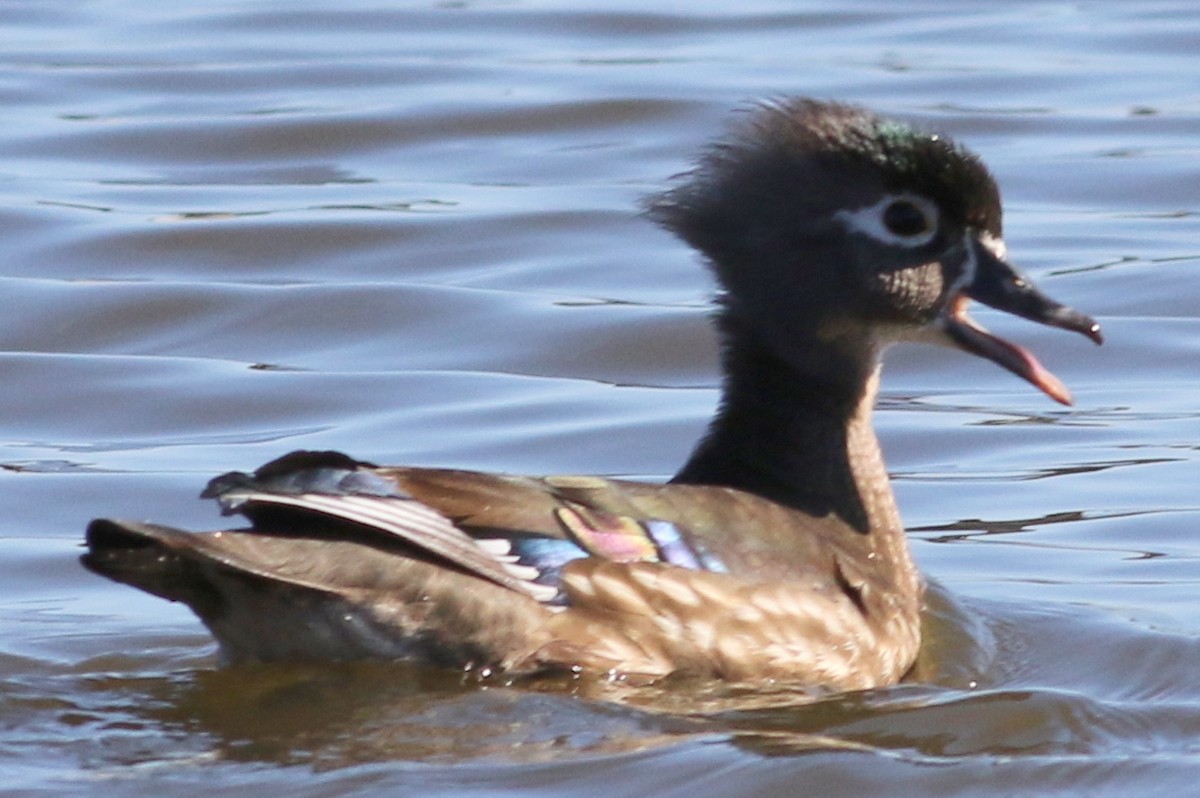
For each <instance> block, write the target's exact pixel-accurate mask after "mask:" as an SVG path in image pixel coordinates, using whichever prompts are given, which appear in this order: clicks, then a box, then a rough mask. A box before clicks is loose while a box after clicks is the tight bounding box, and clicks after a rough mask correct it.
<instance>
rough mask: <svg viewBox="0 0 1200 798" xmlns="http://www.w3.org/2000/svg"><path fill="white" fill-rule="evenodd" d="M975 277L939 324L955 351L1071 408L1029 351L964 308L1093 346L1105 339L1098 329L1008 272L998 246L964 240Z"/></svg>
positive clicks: (1055, 379)
mask: <svg viewBox="0 0 1200 798" xmlns="http://www.w3.org/2000/svg"><path fill="white" fill-rule="evenodd" d="M967 246H968V247H970V250H971V252H970V255H971V259H972V260H973V261H974V266H975V268H974V273H973V275H972V276H971V279H970V280H969V282H967V283H966V284H965V285H963V286H962V287H961V288H959V289H958V290H957V292H956V293H955V294H954V295H952V296H951V297H950V298H949V300H948V302H947V303H946V308H945V310H943V311H942V314H941V317H940V319H939V321H940V323H941V325H942V329H943V330H944V331H945V333H946V335H947V336H949V338H950V340H951V341H953V342H954V344H955V345H956V346H958V347H959V348H961V349H964V350H966V351H968V352H970V353H972V354H975V355H979V356H980V357H986V358H987V359H988V360H990V361H992V362H993V363H996V364H998V365H1000V366H1003V367H1004V368H1006V369H1008V370H1009V371H1011V372H1012V373H1013V374H1016V375H1017V376H1018V377H1021V378H1023V379H1025V380H1026V381H1028V382H1030V383H1032V384H1033V385H1035V386H1037V387H1038V388H1040V389H1041V390H1042V391H1043V392H1044V393H1045V394H1046V395H1047V396H1049V397H1050V398H1051V399H1054V400H1055V401H1057V402H1061V403H1062V404H1064V405H1069V404H1071V394H1070V392H1069V391H1067V388H1066V386H1064V385H1063V384H1062V382H1061V381H1060V380H1059V379H1058V377H1055V376H1054V375H1053V374H1051V373H1050V372H1049V371H1047V370H1046V368H1045V367H1044V366H1043V365H1042V364H1041V363H1039V362H1038V360H1037V358H1035V357H1034V356H1033V355H1032V354H1031V353H1030V352H1029V350H1027V349H1025V348H1024V347H1021V346H1017V345H1016V344H1013V343H1009V342H1008V341H1005V340H1004V339H1002V338H998V337H996V336H995V335H992V334H991V333H989V332H988V331H987V330H985V329H984V328H983V327H981V326H979V324H978V323H976V322H975V320H974V319H972V318H971V317H970V316H968V315H967V304H968V303H969V302H970V300H972V299H976V300H978V301H980V302H982V303H983V304H985V305H989V306H990V307H993V308H995V309H996V310H1003V311H1005V312H1006V313H1012V314H1014V315H1017V316H1022V317H1024V318H1026V319H1029V320H1030V321H1036V322H1039V323H1041V324H1048V325H1050V326H1052V327H1061V328H1062V329H1064V330H1073V331H1075V332H1077V333H1081V334H1083V335H1086V336H1087V337H1088V338H1091V339H1092V340H1093V341H1095V342H1096V343H1097V344H1099V343H1102V342H1103V340H1104V338H1103V337H1102V336H1101V334H1100V325H1099V324H1097V323H1096V320H1095V319H1093V318H1091V317H1090V316H1085V315H1083V314H1082V313H1080V312H1078V311H1076V310H1072V309H1071V308H1069V307H1067V306H1066V305H1060V304H1059V303H1058V302H1055V301H1054V300H1053V299H1050V298H1049V297H1048V296H1046V295H1045V294H1043V293H1042V292H1041V291H1039V290H1038V289H1037V288H1036V287H1034V285H1033V284H1032V283H1031V282H1029V281H1028V280H1027V279H1026V278H1025V277H1023V276H1022V275H1021V274H1020V273H1019V272H1018V271H1017V270H1016V269H1015V268H1013V267H1012V266H1011V265H1010V264H1009V263H1008V262H1007V261H1006V260H1004V257H1003V254H1002V249H1001V248H1002V245H1000V244H998V243H997V244H991V243H990V242H989V241H987V240H986V239H983V240H981V239H978V238H975V237H971V238H969V239H968V244H967Z"/></svg>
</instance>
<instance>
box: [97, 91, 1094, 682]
mask: <svg viewBox="0 0 1200 798" xmlns="http://www.w3.org/2000/svg"><path fill="white" fill-rule="evenodd" d="M645 210H646V213H647V215H648V216H649V217H650V218H651V219H652V220H653V221H655V222H657V223H658V224H660V225H662V226H663V227H665V228H666V229H667V230H669V231H671V232H673V233H674V234H675V235H677V236H678V237H679V238H680V239H682V240H683V241H684V242H686V244H688V245H690V246H691V247H692V248H694V249H695V250H697V251H698V252H699V254H700V255H701V256H702V259H703V261H704V262H705V263H706V264H707V266H708V267H709V269H710V270H711V272H712V274H713V275H714V276H715V278H716V283H717V285H718V293H717V295H716V298H715V302H714V313H713V319H714V324H715V328H716V333H717V336H718V339H719V342H720V344H721V346H720V364H721V367H722V373H723V377H722V381H721V393H720V401H719V403H718V406H717V409H716V411H715V415H714V417H713V418H712V420H711V423H710V424H709V426H708V428H707V430H706V432H705V433H704V434H703V436H702V438H701V439H700V441H699V443H698V444H697V445H696V446H695V448H694V450H693V451H692V452H691V454H690V456H689V457H688V458H687V459H686V461H685V462H684V463H683V465H682V466H681V467H680V468H679V470H678V472H677V473H676V474H675V475H674V477H672V478H671V479H670V480H669V481H667V482H665V483H661V484H658V483H647V482H638V481H632V480H623V479H609V478H603V477H599V476H578V475H551V476H517V475H511V474H494V473H482V472H477V471H466V470H456V469H446V468H422V467H414V466H399V467H382V466H377V465H374V464H372V463H369V462H365V461H362V460H358V459H355V458H353V457H351V456H349V455H346V454H344V453H341V452H336V451H295V452H291V453H288V454H285V455H283V456H281V457H279V458H277V459H275V460H273V461H271V462H269V463H267V464H266V465H263V466H262V467H260V468H258V469H257V470H255V471H253V472H241V471H233V472H230V473H227V474H224V475H222V476H218V477H217V478H215V479H213V480H212V481H211V482H210V483H209V484H208V486H207V487H206V488H205V490H204V492H203V493H202V497H203V498H209V499H215V500H216V501H217V502H218V503H219V506H220V508H221V510H222V512H223V513H224V514H225V515H239V516H241V517H243V518H244V519H245V520H244V522H243V526H241V527H239V528H230V529H219V530H216V531H210V532H191V531H185V530H180V529H176V528H173V527H170V526H165V525H160V524H154V523H148V522H141V521H130V520H114V519H108V518H99V519H96V520H93V521H92V522H91V523H90V524H89V525H88V527H87V531H86V544H85V545H86V551H85V553H84V554H83V555H82V563H83V565H84V566H85V567H86V568H87V569H89V570H91V571H93V572H95V573H97V574H100V575H102V576H104V577H108V578H110V579H113V580H116V581H117V582H121V583H124V584H127V585H131V586H133V587H135V588H138V589H140V590H143V591H146V592H148V593H151V594H153V595H155V596H159V597H162V598H164V599H167V600H170V601H176V602H182V603H184V604H186V605H187V606H188V607H190V608H191V610H192V611H193V612H194V613H195V614H196V616H198V618H199V620H200V621H201V622H202V623H203V624H204V625H205V626H206V627H207V628H208V630H209V631H210V632H211V634H212V636H213V637H214V638H215V640H216V642H217V645H218V651H219V656H220V659H221V661H222V662H223V663H230V664H236V663H241V662H275V661H296V660H300V661H313V660H318V661H319V660H334V661H340V660H357V659H383V660H400V661H405V662H410V663H417V664H419V665H428V666H432V667H440V668H453V669H459V670H461V671H462V672H463V673H467V674H473V675H475V676H476V677H477V678H480V679H486V678H500V677H503V678H505V679H508V680H510V681H511V680H517V679H521V678H525V677H534V676H537V675H544V674H554V673H562V674H572V675H573V676H574V677H575V678H587V677H588V676H589V675H595V676H597V677H599V678H606V679H610V680H611V679H613V678H626V679H631V680H641V681H642V682H658V681H660V680H664V679H667V678H675V677H679V678H684V677H694V678H699V679H702V680H718V682H722V681H723V682H725V683H763V682H771V683H774V684H780V683H784V684H792V685H797V686H799V687H801V688H805V689H813V690H834V691H845V690H862V689H870V688H876V687H883V686H888V685H893V684H896V683H897V682H899V681H900V680H901V679H903V678H904V677H905V675H906V674H907V673H909V671H910V669H912V667H913V664H914V661H915V660H916V657H917V654H918V651H919V649H920V645H921V609H922V601H923V592H924V584H925V583H924V580H923V579H922V577H921V575H920V573H919V572H918V570H917V568H916V566H915V564H914V562H913V559H912V556H911V553H910V551H909V546H908V542H907V539H906V536H905V530H904V526H903V524H902V522H901V518H900V513H899V511H898V509H897V504H896V500H895V497H894V494H893V491H892V488H891V484H890V481H889V478H888V473H887V470H886V468H885V464H884V460H883V457H882V455H881V451H880V445H879V442H878V439H877V437H876V434H875V431H874V429H873V427H872V411H873V408H874V405H875V402H876V397H877V394H878V391H879V379H880V368H881V362H882V357H883V354H884V353H885V351H887V350H888V349H889V348H890V347H891V346H892V345H893V344H895V343H899V342H905V341H916V342H925V343H934V344H940V345H944V346H949V347H953V348H956V349H958V350H961V351H963V352H967V353H969V354H972V355H975V356H977V357H980V358H983V359H985V360H988V361H991V362H992V363H994V364H996V365H997V366H1000V367H1001V368H1004V369H1007V370H1008V371H1010V372H1012V373H1013V374H1015V375H1016V376H1018V377H1020V378H1022V379H1024V380H1025V381H1027V382H1028V383H1030V384H1031V385H1032V386H1034V387H1036V388H1037V389H1039V390H1041V391H1042V392H1043V393H1045V394H1046V395H1047V396H1048V397H1050V398H1051V399H1053V400H1055V401H1057V402H1060V403H1063V404H1069V403H1070V402H1071V401H1072V400H1071V396H1070V394H1069V392H1068V391H1067V389H1066V387H1065V386H1064V385H1063V383H1062V382H1061V381H1060V380H1059V379H1058V378H1056V377H1055V376H1054V375H1053V374H1052V373H1051V372H1050V371H1048V370H1047V369H1046V368H1045V367H1043V366H1042V365H1041V363H1040V362H1039V361H1038V360H1037V359H1036V358H1035V357H1034V356H1033V355H1032V354H1031V353H1030V352H1029V351H1028V350H1026V349H1025V348H1023V347H1021V346H1019V345H1017V344H1014V343H1011V342H1009V341H1006V340H1004V339H1002V338H1000V337H998V336H996V335H994V334H992V333H990V332H988V331H987V330H986V329H985V328H984V327H982V326H981V325H980V324H979V323H977V322H976V321H975V320H973V319H972V318H971V317H970V316H969V315H968V313H967V307H968V304H969V303H970V302H971V300H975V301H977V302H980V303H983V304H984V305H987V306H990V307H992V308H994V309H996V310H998V311H1001V312H1004V313H1008V314H1012V315H1015V316H1019V317H1022V318H1024V319H1028V320H1030V321H1033V322H1037V323H1040V324H1043V325H1049V326H1052V327H1057V328H1061V329H1064V330H1067V331H1074V332H1077V333H1080V334H1082V335H1084V336H1086V337H1088V338H1090V339H1091V340H1093V341H1094V342H1095V343H1097V344H1099V343H1101V341H1102V336H1101V332H1100V327H1099V325H1098V324H1097V323H1096V321H1095V320H1094V319H1092V318H1091V317H1089V316H1086V315H1084V314H1082V313H1080V312H1078V311H1076V310H1073V309H1072V308H1070V307H1068V306H1066V305H1063V304H1060V303H1058V302H1056V301H1054V300H1053V299H1051V298H1049V297H1048V296H1047V295H1045V294H1044V293H1043V292H1041V291H1040V290H1039V289H1038V288H1037V287H1036V286H1035V285H1034V284H1033V283H1032V282H1031V281H1030V279H1029V278H1027V277H1026V276H1025V275H1024V274H1022V272H1021V271H1019V270H1018V269H1017V268H1016V267H1015V266H1014V265H1013V264H1012V263H1010V261H1009V259H1008V256H1007V252H1006V248H1005V244H1004V239H1003V236H1002V226H1001V222H1002V211H1001V204H1000V195H999V190H998V188H997V185H996V182H995V180H994V179H993V178H992V176H991V174H990V173H989V171H988V169H987V168H986V166H985V165H984V164H983V162H982V161H981V160H980V159H979V158H978V157H977V156H976V155H974V154H972V153H971V152H970V151H969V150H967V149H965V148H964V147H962V146H960V145H958V144H956V143H955V142H954V141H953V140H951V139H950V138H947V137H945V136H943V135H938V134H936V133H931V132H927V131H925V130H923V129H921V128H919V127H917V126H914V125H911V124H908V123H905V122H902V121H896V120H893V119H890V118H887V117H883V116H879V115H876V114H874V113H872V112H870V111H868V110H866V109H863V108H861V107H858V106H855V105H850V104H845V103H840V102H834V101H826V100H816V99H809V98H803V97H800V98H782V99H778V100H774V101H769V102H763V103H759V104H756V105H754V106H753V107H751V108H749V109H747V110H745V111H744V112H743V113H741V114H738V115H737V116H736V117H735V119H734V121H733V122H732V123H731V124H730V126H729V129H728V131H727V132H726V134H725V135H724V136H723V137H722V138H720V139H719V140H718V141H717V142H716V143H715V144H713V145H710V146H709V147H708V148H707V149H706V150H704V151H703V152H702V154H701V155H700V156H699V158H698V159H697V161H696V162H695V165H694V168H693V169H692V170H691V171H689V172H687V173H685V174H683V175H680V176H678V177H677V178H675V179H674V182H673V183H672V184H671V185H670V186H669V187H668V188H667V189H666V190H665V191H664V192H663V193H662V194H660V195H658V196H656V197H654V198H652V199H650V200H648V201H647V202H646V207H645Z"/></svg>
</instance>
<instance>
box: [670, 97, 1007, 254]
mask: <svg viewBox="0 0 1200 798" xmlns="http://www.w3.org/2000/svg"><path fill="white" fill-rule="evenodd" d="M882 192H888V193H896V194H899V193H906V192H907V193H913V194H916V195H919V196H923V197H928V198H929V199H931V200H932V201H934V202H936V203H937V204H938V205H939V206H940V208H941V209H942V210H943V212H944V213H946V214H947V215H948V217H949V218H950V220H952V221H954V222H956V223H957V224H958V225H960V226H963V227H971V228H974V229H976V230H979V231H981V232H986V233H987V234H989V235H991V236H993V237H995V238H999V237H1000V235H1001V230H1002V223H1001V222H1002V220H1001V210H1000V193H999V190H998V189H997V187H996V183H995V181H994V180H993V179H992V176H991V174H990V173H989V172H988V169H987V167H986V166H984V164H983V162H982V161H981V160H980V159H979V158H978V157H977V156H975V155H974V154H973V153H971V152H969V151H968V150H966V149H965V148H963V147H960V146H959V145H957V144H955V143H954V142H953V141H952V140H951V139H949V138H947V137H945V136H941V135H937V134H934V133H928V132H925V131H922V130H919V129H918V128H915V127H913V126H911V125H908V124H906V123H904V122H899V121H896V120H892V119H888V118H885V117H880V116H877V115H875V114H873V113H871V112H870V111H867V110H865V109H862V108H859V107H856V106H853V105H846V104H843V103H837V102H824V101H818V100H811V99H806V98H798V99H790V100H779V101H775V102H771V103H764V104H762V105H759V106H756V107H754V108H752V109H751V110H750V111H748V112H747V113H746V114H745V115H744V116H743V118H741V119H740V120H738V121H737V122H736V123H735V124H734V126H733V129H732V130H731V132H730V134H729V136H728V137H727V138H725V139H723V140H721V141H719V142H717V143H716V144H714V145H712V146H711V147H710V148H709V149H708V150H707V151H706V152H705V153H704V154H703V156H702V157H701V159H700V161H699V163H698V164H697V166H696V168H695V169H693V170H692V171H691V172H689V173H687V174H686V175H684V177H683V181H682V182H681V183H680V184H679V185H677V186H675V187H674V188H672V189H671V190H669V191H667V192H666V193H665V194H663V195H661V196H660V197H658V198H656V199H654V200H653V201H652V202H651V203H650V215H651V216H652V218H654V219H655V220H656V221H658V222H659V223H660V224H662V225H663V226H664V227H666V228H668V229H670V230H672V231H673V232H675V233H676V234H677V235H679V236H680V237H681V238H683V239H684V240H686V241H687V242H688V243H690V244H692V245H693V246H695V247H696V248H697V249H699V250H700V251H702V252H704V253H705V254H707V255H709V257H710V258H712V259H714V260H719V259H720V257H721V255H722V254H724V253H726V252H727V251H728V248H729V247H731V246H734V239H736V238H739V237H740V236H737V235H734V233H735V232H736V230H737V228H738V226H739V225H740V226H741V227H742V228H743V231H744V232H748V231H752V230H756V229H757V230H758V232H760V233H761V232H763V230H764V228H765V223H767V222H770V221H772V220H777V221H778V222H780V223H782V224H781V225H780V228H779V230H778V232H779V233H780V234H784V228H785V226H786V223H787V222H791V223H795V222H797V221H800V222H803V221H805V219H804V218H803V216H808V217H809V218H811V219H814V220H815V219H817V218H819V212H820V211H821V210H823V209H831V210H836V209H839V208H847V207H856V206H858V205H861V204H863V200H864V198H868V197H870V196H872V195H873V194H879V193H882ZM752 240H758V241H763V238H762V237H761V236H753V237H752Z"/></svg>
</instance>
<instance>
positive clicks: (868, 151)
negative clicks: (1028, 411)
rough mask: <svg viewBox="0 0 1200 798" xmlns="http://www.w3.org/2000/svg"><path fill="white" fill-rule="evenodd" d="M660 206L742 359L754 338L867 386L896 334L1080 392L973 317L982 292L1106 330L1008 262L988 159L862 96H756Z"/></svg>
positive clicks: (1012, 307) (1045, 385)
mask: <svg viewBox="0 0 1200 798" xmlns="http://www.w3.org/2000/svg"><path fill="white" fill-rule="evenodd" d="M649 212H650V215H651V216H652V218H654V219H655V220H656V221H658V222H659V223H660V224H662V225H663V226H664V227H666V228H668V229H670V230H672V231H673V232H675V233H676V234H677V235H679V236H680V237H681V238H683V239H684V240H685V241H687V242H688V243H689V244H691V245H692V246H694V247H695V248H696V249H698V250H699V251H700V252H702V253H703V254H704V255H705V256H706V258H707V260H708V261H709V264H710V265H711V266H712V269H713V271H714V273H715V275H716V277H717V279H718V281H719V283H720V284H721V287H722V288H723V289H724V293H723V295H722V302H721V328H722V330H723V331H724V334H725V336H726V343H727V344H729V346H728V347H727V350H728V351H730V353H731V354H732V355H733V359H732V360H730V362H729V363H727V366H728V367H730V368H731V369H736V368H737V366H738V363H737V360H736V357H737V354H738V351H739V346H738V345H737V344H739V343H740V344H741V347H740V348H741V349H748V347H749V346H750V345H751V343H752V344H753V345H754V346H755V347H758V348H759V349H760V350H761V351H764V352H769V353H770V354H771V356H772V357H774V358H777V359H778V360H779V361H780V362H782V363H784V364H787V365H788V366H789V367H791V368H794V369H799V370H800V371H804V372H806V373H807V374H809V375H810V376H811V377H813V378H815V379H817V380H818V381H821V382H823V383H825V384H835V383H836V384H840V385H842V386H843V387H844V388H845V389H846V392H847V393H848V394H850V395H853V394H858V393H860V391H859V390H858V388H857V386H861V385H862V384H863V383H864V381H865V379H866V377H867V375H869V374H870V373H872V372H873V371H874V370H875V368H876V367H877V365H878V360H879V355H880V353H881V352H882V351H883V350H884V349H885V348H886V346H887V345H888V344H889V343H891V342H894V341H898V340H914V339H917V340H927V341H928V340H935V341H940V342H942V343H949V344H951V345H954V346H958V347H959V348H961V349H964V350H966V351H968V352H971V353H972V354H976V355H980V356H982V357H986V358H988V359H990V360H993V361H995V362H997V363H998V364H1000V365H1002V366H1004V367H1005V368H1008V369H1010V370H1012V371H1014V372H1016V373H1017V374H1019V375H1020V376H1022V377H1024V378H1025V379H1027V380H1029V381H1031V382H1033V383H1034V384H1035V385H1037V386H1038V387H1039V388H1042V389H1043V390H1044V391H1046V392H1047V393H1048V394H1050V395H1051V396H1052V397H1053V398H1055V399H1058V400H1060V401H1068V400H1069V397H1068V395H1067V393H1066V390H1065V388H1062V386H1061V384H1058V383H1057V381H1055V380H1053V378H1052V377H1050V376H1049V373H1048V372H1045V370H1044V369H1041V367H1040V366H1039V365H1037V363H1036V360H1033V358H1032V356H1031V355H1028V353H1027V352H1025V351H1024V350H1021V349H1020V348H1019V347H1012V346H1011V345H1008V344H1006V343H1003V342H999V341H998V339H994V338H993V337H990V336H988V335H987V334H986V333H983V332H981V328H979V327H978V325H976V324H974V322H972V321H970V319H969V318H968V317H966V315H965V307H966V304H967V300H968V298H975V299H978V300H980V301H982V302H985V303H987V304H989V305H992V306H993V307H997V308H999V309H1001V310H1004V311H1007V312H1010V313H1015V314H1017V315H1021V316H1024V317H1026V318H1030V319H1033V320H1035V321H1039V322H1042V323H1045V324H1052V325H1055V326H1060V327H1064V328H1066V329H1071V330H1075V331H1077V332H1081V333H1084V334H1085V335H1088V336H1090V337H1092V338H1093V339H1094V340H1097V341H1099V328H1098V326H1097V325H1096V324H1095V322H1094V321H1092V320H1091V319H1089V318H1087V317H1086V316H1082V315H1081V314H1078V313H1074V312H1073V311H1070V310H1069V309H1066V308H1063V306H1061V305H1059V304H1058V303H1055V302H1053V301H1051V300H1049V299H1048V298H1046V297H1044V296H1042V295H1041V294H1040V293H1038V292H1037V289H1035V288H1033V287H1032V285H1031V284H1030V283H1029V282H1028V280H1026V279H1025V278H1024V277H1023V276H1021V275H1020V274H1019V273H1018V272H1017V271H1016V270H1015V269H1014V268H1013V267H1012V266H1011V265H1010V264H1009V263H1008V262H1007V260H1006V254H1005V247H1004V243H1003V240H1002V238H1001V230H1002V223H1001V207H1000V192H999V190H998V189H997V187H996V183H995V181H994V180H993V179H992V176H991V174H990V173H989V172H988V170H987V168H986V167H985V166H984V165H983V162H982V161H981V160H980V159H979V158H978V157H976V156H975V155H974V154H972V153H971V152H969V151H967V150H966V149H965V148H963V147H961V146H959V145H957V144H955V143H954V142H953V141H952V140H950V139H949V138H946V137H944V136H940V135H937V134H934V133H929V132H925V131H922V130H919V129H917V128H915V127H913V126H911V125H908V124H906V123H903V122H898V121H894V120H891V119H887V118H883V117H879V116H876V115H875V114H873V113H871V112H869V111H866V110H863V109H861V108H857V107H854V106H851V105H844V104H842V103H835V102H822V101H816V100H810V99H792V100H782V101H776V102H772V103H767V104H763V105H761V106H758V107H756V108H754V109H753V110H751V111H750V112H749V113H747V114H746V115H745V116H743V118H742V119H741V120H740V121H739V122H738V123H737V124H735V125H734V128H733V130H732V132H731V133H730V134H729V135H728V136H727V137H726V138H725V139H724V140H722V141H720V142H718V143H717V144H715V145H713V146H712V147H710V148H709V149H708V150H707V151H706V152H705V153H704V154H703V155H702V156H701V158H700V160H699V162H698V164H697V166H696V167H695V169H694V170H692V171H691V172H690V173H688V174H687V175H685V176H684V177H683V178H682V179H681V182H680V183H679V184H678V185H676V186H675V187H674V188H672V189H670V190H669V191H667V192H666V193H665V194H663V195H662V196H660V197H658V198H657V199H655V200H653V201H652V202H651V204H650V206H649ZM732 338H738V340H736V341H734V340H732ZM1002 343H1003V345H1002Z"/></svg>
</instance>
